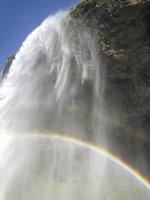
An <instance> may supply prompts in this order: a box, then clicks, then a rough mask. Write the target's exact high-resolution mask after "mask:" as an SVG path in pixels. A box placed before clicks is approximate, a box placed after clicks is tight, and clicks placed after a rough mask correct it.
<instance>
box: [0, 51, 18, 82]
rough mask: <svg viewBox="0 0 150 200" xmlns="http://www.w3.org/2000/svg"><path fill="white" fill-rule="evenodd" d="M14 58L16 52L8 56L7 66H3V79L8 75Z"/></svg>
mask: <svg viewBox="0 0 150 200" xmlns="http://www.w3.org/2000/svg"><path fill="white" fill-rule="evenodd" d="M14 59H15V54H11V55H9V56H8V57H7V60H6V64H5V66H3V68H2V70H1V79H2V80H3V78H5V76H7V74H8V72H9V69H10V66H11V64H12V62H13V60H14Z"/></svg>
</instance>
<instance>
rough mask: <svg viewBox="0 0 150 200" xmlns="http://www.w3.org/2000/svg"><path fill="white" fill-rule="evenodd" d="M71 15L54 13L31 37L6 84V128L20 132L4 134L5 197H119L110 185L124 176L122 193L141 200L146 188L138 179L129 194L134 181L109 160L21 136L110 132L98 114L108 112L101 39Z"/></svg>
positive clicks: (0, 191)
mask: <svg viewBox="0 0 150 200" xmlns="http://www.w3.org/2000/svg"><path fill="white" fill-rule="evenodd" d="M66 16H67V13H58V14H56V15H55V16H53V17H49V18H48V19H46V20H45V21H44V22H43V23H42V24H41V25H40V26H39V27H38V28H37V29H36V30H34V31H33V33H31V34H30V35H29V36H28V37H27V39H26V40H25V42H24V43H23V45H22V47H21V49H20V51H19V52H18V54H17V55H16V59H15V60H14V61H13V63H12V66H11V67H10V71H9V74H8V75H7V77H6V79H5V80H4V81H3V84H2V86H1V88H0V97H1V100H0V129H1V130H2V131H1V132H3V133H4V134H5V133H7V134H15V133H16V134H17V135H19V139H18V138H16V139H12V138H10V139H9V138H5V139H1V143H0V144H1V147H0V156H1V157H0V200H10V199H11V200H30V199H32V200H38V199H41V200H48V199H51V200H55V199H56V200H58V199H66V200H73V199H91V200H92V199H93V198H94V200H95V199H102V200H103V199H104V198H105V199H112V198H111V197H112V195H115V194H116V188H114V187H112V185H113V181H112V182H111V184H110V189H109V190H106V192H104V194H102V190H103V187H104V185H107V186H108V183H109V180H114V182H115V183H117V181H118V180H120V179H122V180H124V181H123V182H122V181H121V183H122V185H121V186H120V188H122V189H121V193H118V195H122V196H124V197H125V195H126V196H127V197H128V199H135V198H134V197H135V196H134V195H135V190H136V187H140V186H138V184H137V185H136V183H134V184H133V185H132V184H131V185H132V186H133V188H132V189H133V193H128V190H129V189H130V188H128V187H125V185H126V184H127V183H128V182H130V179H129V180H128V177H127V180H126V179H125V177H126V174H124V173H125V172H122V169H120V168H119V169H118V168H115V169H114V171H117V170H119V173H121V174H122V173H123V174H122V175H121V176H120V177H118V173H116V172H115V174H116V175H113V176H112V177H113V178H112V177H111V173H110V168H111V169H112V166H113V164H112V163H111V164H110V161H106V159H105V158H101V159H100V158H97V157H95V156H94V154H93V153H91V152H89V151H87V150H85V149H82V148H81V147H80V148H79V147H76V146H74V145H69V144H68V143H67V142H63V143H62V142H60V141H59V140H58V141H57V140H56V141H53V140H50V141H47V140H46V139H45V140H42V139H41V138H39V137H37V138H35V139H34V137H31V138H22V137H21V134H22V132H28V133H31V132H37V131H38V132H39V131H40V132H44V131H57V132H59V133H60V135H61V134H62V135H63V134H70V135H74V136H77V137H80V138H86V139H89V140H91V141H93V140H96V141H97V140H99V139H100V138H102V137H103V136H104V135H103V133H104V127H103V125H102V124H100V120H99V121H98V120H97V119H95V117H94V116H98V117H99V119H101V118H102V116H103V112H102V110H103V109H102V91H103V81H102V79H101V73H100V69H101V66H100V58H99V55H98V53H97V50H96V46H95V38H94V37H93V35H92V34H91V33H90V31H89V30H87V29H86V28H82V30H80V29H81V28H80V27H79V28H77V27H75V26H74V24H75V22H73V21H72V19H69V16H67V18H68V19H69V20H67V18H66ZM70 22H71V23H72V25H70ZM97 121H98V123H97ZM1 134H2V133H1ZM41 134H42V133H41ZM32 135H33V133H31V136H32ZM116 169H117V170H116ZM108 171H109V173H108ZM117 172H118V171H117ZM108 174H109V176H110V177H111V178H108V176H107V175H108ZM104 180H105V181H104ZM134 181H135V180H133V182H134ZM104 182H106V183H105V184H104ZM93 183H94V184H93ZM74 184H75V185H74ZM139 185H140V184H139ZM123 188H126V189H125V190H123ZM134 188H135V189H134ZM107 189H108V188H107ZM111 190H113V191H112V192H111ZM89 191H90V192H89ZM139 191H140V192H139V193H140V195H141V194H143V193H142V192H143V190H142V189H140V190H139ZM140 195H138V197H139V199H140ZM117 198H120V197H114V199H117ZM121 199H122V198H121ZM136 199H137V198H136ZM145 199H147V197H145Z"/></svg>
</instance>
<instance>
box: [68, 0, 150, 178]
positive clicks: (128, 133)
mask: <svg viewBox="0 0 150 200" xmlns="http://www.w3.org/2000/svg"><path fill="white" fill-rule="evenodd" d="M71 15H72V17H73V18H76V19H77V20H78V21H79V23H80V24H83V23H84V24H86V26H88V27H90V28H91V30H92V32H93V33H94V34H95V35H96V38H97V45H98V49H99V50H100V54H101V57H102V60H103V62H104V63H105V65H104V66H101V67H102V68H103V69H102V71H104V74H105V89H104V100H105V101H104V102H105V106H106V115H107V116H108V118H109V120H108V121H111V123H106V126H107V127H108V131H107V134H108V137H109V144H108V148H110V149H111V150H112V151H114V152H115V153H116V154H119V155H120V156H121V157H122V158H124V159H126V160H128V161H129V162H132V164H133V165H135V166H136V167H137V168H139V169H140V170H141V171H142V172H143V173H145V174H147V173H148V171H149V170H148V168H150V162H149V160H150V157H149V151H150V135H149V134H150V133H149V132H150V105H149V103H150V1H149V0H118V1H117V0H85V1H81V3H79V4H78V5H77V6H75V7H73V8H72V9H71ZM114 144H117V145H116V146H117V149H115V148H114V146H115V145H114ZM118 147H119V148H118ZM118 149H119V150H118ZM135 157H136V158H137V160H136V162H135V159H133V158H135ZM141 158H142V161H143V162H141ZM133 160H134V162H133ZM144 161H145V163H147V164H146V165H144V164H143V163H144Z"/></svg>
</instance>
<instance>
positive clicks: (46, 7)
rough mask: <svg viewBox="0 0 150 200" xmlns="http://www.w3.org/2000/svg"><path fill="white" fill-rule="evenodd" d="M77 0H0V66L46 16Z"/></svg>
mask: <svg viewBox="0 0 150 200" xmlns="http://www.w3.org/2000/svg"><path fill="white" fill-rule="evenodd" d="M77 2H79V0H0V66H2V65H3V64H4V63H5V60H6V57H7V56H8V55H9V54H11V53H13V52H16V51H17V50H18V49H19V47H20V46H21V44H22V42H23V41H24V39H25V38H26V36H27V35H28V34H29V33H30V32H31V31H32V30H33V29H34V28H36V27H37V26H38V25H39V24H40V23H41V22H42V21H43V20H44V19H45V18H46V17H47V16H49V15H51V14H54V13H55V12H57V11H58V10H64V9H67V8H68V7H70V6H71V5H73V4H75V3H77Z"/></svg>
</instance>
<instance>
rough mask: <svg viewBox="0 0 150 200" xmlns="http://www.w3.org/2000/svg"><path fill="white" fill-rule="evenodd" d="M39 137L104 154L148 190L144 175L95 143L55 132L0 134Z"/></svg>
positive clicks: (149, 183) (9, 136)
mask: <svg viewBox="0 0 150 200" xmlns="http://www.w3.org/2000/svg"><path fill="white" fill-rule="evenodd" d="M33 136H34V137H41V138H48V139H52V140H59V141H62V142H68V143H71V144H73V145H77V146H80V147H82V148H85V149H88V150H90V151H92V152H94V153H96V154H98V155H101V156H104V157H106V158H108V159H109V160H111V161H112V162H114V163H115V164H117V165H119V166H120V167H122V168H123V169H125V170H126V171H127V172H128V173H129V174H130V175H131V176H133V177H134V178H135V179H136V180H137V181H139V182H140V183H141V184H142V185H143V186H144V187H146V189H148V190H150V180H148V179H146V178H145V177H144V176H142V175H141V174H140V173H139V172H138V171H136V170H135V169H134V168H132V167H131V166H129V165H128V164H127V163H125V162H124V161H123V160H121V159H119V158H117V157H116V156H114V155H113V154H112V153H110V152H108V151H106V150H104V149H102V148H100V147H99V146H96V145H95V144H92V143H89V142H87V141H84V140H82V139H80V138H76V137H72V136H68V135H61V134H60V133H55V132H45V133H40V132H39V133H38V132H36V133H35V132H33V133H21V134H6V132H5V133H4V132H3V133H1V134H0V139H2V138H5V139H6V138H15V137H17V138H18V137H21V138H22V137H33Z"/></svg>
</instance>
